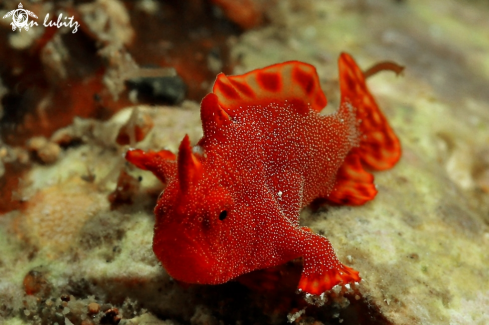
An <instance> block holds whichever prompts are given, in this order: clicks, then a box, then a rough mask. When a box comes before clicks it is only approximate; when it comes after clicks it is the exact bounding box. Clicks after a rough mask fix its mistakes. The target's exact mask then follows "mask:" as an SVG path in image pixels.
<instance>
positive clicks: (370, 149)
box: [338, 53, 401, 170]
mask: <svg viewBox="0 0 489 325" xmlns="http://www.w3.org/2000/svg"><path fill="white" fill-rule="evenodd" d="M338 65H339V73H340V89H341V101H342V103H344V102H350V103H351V104H352V105H353V106H354V107H355V108H356V110H357V120H358V122H359V124H358V130H359V132H360V145H359V148H356V149H355V151H356V153H357V154H358V155H359V157H360V160H361V161H362V163H363V164H364V165H366V166H367V167H369V168H371V169H375V170H384V169H388V168H391V167H393V166H394V165H395V164H396V163H397V161H398V160H399V158H400V156H401V145H400V143H399V140H398V138H397V136H396V135H395V133H394V131H393V130H392V129H391V127H390V125H389V123H388V122H387V119H386V118H385V117H384V115H383V114H382V112H381V111H380V109H379V107H378V105H377V103H376V102H375V99H374V97H373V96H372V94H371V93H370V91H369V89H368V88H367V85H366V83H365V75H364V73H363V72H362V70H360V68H359V67H358V65H357V64H356V62H355V61H354V60H353V58H352V57H351V56H350V55H349V54H346V53H342V54H341V56H340V58H339V60H338Z"/></svg>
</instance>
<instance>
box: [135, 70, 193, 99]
mask: <svg viewBox="0 0 489 325" xmlns="http://www.w3.org/2000/svg"><path fill="white" fill-rule="evenodd" d="M126 85H127V87H128V88H129V89H130V90H136V91H137V99H138V101H141V102H148V103H151V104H167V105H178V104H180V103H181V102H182V101H183V100H184V99H185V96H186V93H187V85H186V84H185V82H184V81H183V79H182V78H180V77H179V76H164V77H142V78H131V79H128V80H127V81H126Z"/></svg>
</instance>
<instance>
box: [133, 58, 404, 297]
mask: <svg viewBox="0 0 489 325" xmlns="http://www.w3.org/2000/svg"><path fill="white" fill-rule="evenodd" d="M338 61H339V83H340V90H341V103H340V106H339V109H338V110H337V111H336V112H335V113H332V114H330V115H322V114H320V112H321V110H322V109H323V108H324V107H325V106H326V104H327V101H326V97H325V95H324V93H323V91H322V90H321V86H320V82H319V78H318V75H317V73H316V69H315V68H314V66H312V65H310V64H307V63H303V62H299V61H289V62H285V63H280V64H275V65H271V66H268V67H265V68H262V69H257V70H254V71H251V72H248V73H245V74H243V75H235V76H226V75H224V74H223V73H220V74H219V75H218V76H217V78H216V81H215V84H214V87H213V90H212V93H209V94H208V95H206V96H205V97H204V99H203V100H202V103H201V111H200V114H201V119H202V127H203V137H202V138H201V139H200V141H199V142H198V143H197V144H195V145H194V146H192V145H191V143H190V140H189V137H188V136H185V137H184V139H183V140H182V142H181V143H180V146H179V149H178V155H176V154H174V153H173V152H171V151H168V150H161V151H146V152H145V151H142V150H140V149H129V150H128V152H127V153H126V159H127V160H128V161H129V162H131V163H132V164H134V165H135V166H137V167H138V168H140V169H143V170H149V171H151V172H152V173H153V174H154V175H155V176H156V177H158V178H159V179H160V180H161V181H162V182H163V183H165V184H166V187H165V189H164V191H163V192H162V193H161V195H160V197H159V198H158V201H157V204H156V207H155V209H154V213H155V216H156V223H155V227H154V239H153V251H154V253H155V254H156V256H157V257H158V259H159V260H160V261H161V263H162V265H163V267H164V268H165V269H166V271H167V272H168V273H169V275H170V276H171V277H173V278H174V279H176V280H179V281H182V282H186V283H198V284H220V283H224V282H227V281H229V280H231V279H234V278H236V277H238V276H240V275H243V274H245V273H249V272H251V271H254V270H259V269H265V268H269V267H273V266H278V265H281V264H284V263H286V262H288V261H290V260H293V259H296V258H300V257H301V258H302V261H303V270H302V273H301V278H300V280H299V284H298V289H299V290H302V291H303V292H305V293H309V294H312V295H320V294H322V293H324V292H327V291H328V290H330V289H332V288H333V287H334V286H336V285H343V286H345V285H347V284H351V283H357V282H359V281H360V280H361V278H360V276H359V272H358V271H356V270H354V269H353V268H350V267H348V266H346V265H343V264H342V263H341V262H340V261H339V260H338V258H337V256H336V254H335V252H334V250H333V248H332V246H331V243H330V242H329V240H328V239H326V238H325V237H324V236H321V235H318V234H315V233H314V232H313V231H312V230H311V229H309V228H307V227H302V226H301V225H300V224H299V212H300V211H301V209H302V208H304V207H305V206H307V205H309V204H310V203H311V202H312V201H313V200H316V199H324V200H326V201H328V202H330V203H333V204H346V205H361V204H364V203H366V202H367V201H370V200H372V199H373V198H374V197H375V196H376V194H377V190H376V187H375V185H374V182H373V181H374V177H373V175H372V174H371V173H370V172H369V171H371V170H385V169H388V168H390V167H392V166H394V165H395V164H396V162H397V161H398V160H399V158H400V155H401V147H400V143H399V140H398V138H397V137H396V135H395V134H394V132H393V130H392V129H391V127H390V126H389V124H388V122H387V120H386V118H385V116H384V115H383V114H382V112H381V111H380V110H379V108H378V105H377V104H376V101H375V99H374V97H373V96H372V95H371V93H370V91H369V90H368V88H367V86H366V82H365V79H366V76H367V75H366V73H364V72H362V70H360V68H359V67H358V66H357V64H356V63H355V61H354V60H353V58H352V57H351V56H350V55H348V54H346V53H342V54H341V55H340V57H339V60H338ZM378 68H379V69H378V70H382V69H389V68H388V67H387V68H383V67H382V65H378Z"/></svg>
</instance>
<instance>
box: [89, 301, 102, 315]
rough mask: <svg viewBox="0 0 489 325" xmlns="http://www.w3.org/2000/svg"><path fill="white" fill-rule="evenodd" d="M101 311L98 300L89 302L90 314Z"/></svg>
mask: <svg viewBox="0 0 489 325" xmlns="http://www.w3.org/2000/svg"><path fill="white" fill-rule="evenodd" d="M99 311H100V305H99V304H97V303H96V302H91V303H89V304H88V313H89V314H90V315H94V314H98V312H99Z"/></svg>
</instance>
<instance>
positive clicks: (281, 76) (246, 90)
mask: <svg viewBox="0 0 489 325" xmlns="http://www.w3.org/2000/svg"><path fill="white" fill-rule="evenodd" d="M213 92H214V94H216V95H217V97H218V98H219V104H220V106H221V107H222V108H223V109H224V110H225V111H226V112H227V113H228V114H230V115H231V116H234V114H235V113H238V112H239V111H240V109H244V108H245V107H246V106H249V105H256V104H263V101H265V103H267V102H269V103H274V102H277V101H285V100H290V101H296V100H300V101H302V102H304V103H306V104H309V105H310V107H311V109H312V110H313V111H316V112H320V111H321V110H322V109H323V108H324V107H325V106H326V104H327V100H326V96H325V95H324V93H323V91H322V89H321V85H320V84H319V78H318V75H317V72H316V68H314V66H312V65H310V64H307V63H303V62H299V61H289V62H284V63H280V64H274V65H271V66H268V67H265V68H262V69H257V70H253V71H251V72H248V73H245V74H243V75H237V76H226V75H224V74H223V73H220V74H219V75H218V76H217V79H216V82H215V83H214V88H213Z"/></svg>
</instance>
